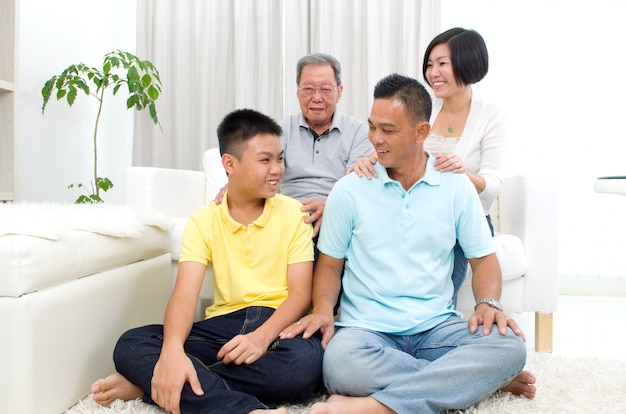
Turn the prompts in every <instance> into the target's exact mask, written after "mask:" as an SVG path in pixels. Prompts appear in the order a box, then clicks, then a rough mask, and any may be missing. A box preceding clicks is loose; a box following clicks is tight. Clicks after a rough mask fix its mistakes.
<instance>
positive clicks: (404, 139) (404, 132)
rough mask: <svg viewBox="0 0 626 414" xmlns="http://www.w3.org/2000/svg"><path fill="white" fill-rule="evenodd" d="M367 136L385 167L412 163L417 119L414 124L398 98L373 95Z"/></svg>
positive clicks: (418, 138) (417, 135) (416, 147)
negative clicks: (376, 97) (374, 96)
mask: <svg viewBox="0 0 626 414" xmlns="http://www.w3.org/2000/svg"><path fill="white" fill-rule="evenodd" d="M368 123H369V134H368V137H369V140H370V142H371V143H372V145H373V146H374V149H375V150H376V154H377V156H378V162H380V164H381V165H382V166H383V167H385V168H393V169H395V168H402V167H404V166H407V165H412V164H413V163H414V161H415V156H416V153H417V151H421V150H422V149H421V146H420V145H418V144H419V143H421V142H423V139H424V138H423V137H422V136H421V135H420V132H419V126H420V123H417V124H414V123H413V122H411V121H410V120H409V118H408V116H407V114H406V110H405V106H404V103H403V102H402V101H400V100H398V99H395V98H393V99H386V98H385V99H375V100H374V103H373V105H372V111H371V113H370V117H369V119H368Z"/></svg>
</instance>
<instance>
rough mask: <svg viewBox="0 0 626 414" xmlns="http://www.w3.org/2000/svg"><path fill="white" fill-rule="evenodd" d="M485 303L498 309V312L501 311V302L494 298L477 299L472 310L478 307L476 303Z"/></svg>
mask: <svg viewBox="0 0 626 414" xmlns="http://www.w3.org/2000/svg"><path fill="white" fill-rule="evenodd" d="M483 303H486V304H487V305H489V306H491V307H492V308H494V309H497V310H499V311H500V312H502V310H503V309H504V307H503V306H502V304H501V303H500V301H499V300H498V299H496V298H484V299H481V300H479V301H478V302H476V306H474V310H476V308H477V307H478V305H480V304H483Z"/></svg>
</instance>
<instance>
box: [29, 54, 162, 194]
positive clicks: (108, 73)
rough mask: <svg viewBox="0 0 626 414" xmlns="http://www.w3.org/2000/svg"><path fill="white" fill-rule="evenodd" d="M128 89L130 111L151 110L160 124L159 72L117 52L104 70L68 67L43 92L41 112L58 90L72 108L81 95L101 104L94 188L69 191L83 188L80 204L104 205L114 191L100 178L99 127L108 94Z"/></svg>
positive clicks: (106, 61) (105, 61)
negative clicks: (107, 194) (81, 93)
mask: <svg viewBox="0 0 626 414" xmlns="http://www.w3.org/2000/svg"><path fill="white" fill-rule="evenodd" d="M124 84H125V85H126V86H127V88H128V98H127V99H126V108H127V109H130V108H134V109H135V110H137V111H142V110H144V109H146V108H147V109H148V111H149V112H150V117H151V118H152V121H153V122H154V123H155V125H156V124H159V119H158V118H157V111H156V105H155V101H156V100H157V99H158V98H159V95H160V94H161V79H160V77H159V71H158V70H157V69H156V67H155V66H154V65H153V64H152V63H151V62H149V61H147V60H141V59H139V58H138V57H137V56H135V55H133V54H132V53H128V52H123V51H121V50H116V51H113V52H110V53H107V54H106V55H104V59H103V62H102V68H101V69H98V68H91V67H88V66H86V65H84V64H82V63H78V64H74V65H70V66H68V67H67V68H66V69H65V70H64V71H63V72H61V74H60V75H55V76H53V77H51V78H50V79H48V80H47V81H46V83H45V84H44V86H43V88H42V89H41V95H42V96H43V105H42V107H41V112H42V113H43V112H44V110H45V109H46V105H47V104H48V101H49V100H50V97H51V96H52V94H53V92H54V91H55V90H56V95H55V96H56V99H57V100H61V99H63V98H65V99H66V101H67V103H68V104H69V105H70V106H72V105H73V104H74V102H75V100H76V97H77V95H78V93H79V92H80V91H83V92H84V93H85V94H86V95H88V96H93V97H94V98H96V99H97V100H98V102H99V105H98V113H97V115H96V121H95V127H94V130H93V181H92V182H91V183H90V187H87V186H86V185H84V184H82V183H78V184H70V185H69V186H68V188H74V187H76V188H82V189H83V190H84V191H85V193H86V194H83V195H80V196H79V197H78V198H77V199H76V204H84V203H101V202H102V201H103V200H102V198H101V196H100V192H101V191H102V192H106V191H107V190H109V189H110V188H112V187H113V183H112V182H111V180H109V179H108V178H106V177H99V176H98V141H97V139H98V123H99V122H100V115H101V114H102V105H103V103H104V97H105V91H106V90H107V89H109V88H112V92H113V96H115V95H116V94H117V92H118V91H119V89H120V87H122V85H124Z"/></svg>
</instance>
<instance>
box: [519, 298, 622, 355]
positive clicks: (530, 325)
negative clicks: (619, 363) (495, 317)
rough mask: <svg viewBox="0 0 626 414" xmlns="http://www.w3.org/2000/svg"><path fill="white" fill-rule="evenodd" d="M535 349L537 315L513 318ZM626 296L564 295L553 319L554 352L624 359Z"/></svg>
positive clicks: (556, 353) (530, 345)
mask: <svg viewBox="0 0 626 414" xmlns="http://www.w3.org/2000/svg"><path fill="white" fill-rule="evenodd" d="M512 316H513V317H514V318H515V319H516V320H517V321H518V323H520V325H521V326H522V329H523V330H524V333H525V334H526V337H527V344H528V347H529V349H534V341H535V339H534V316H533V315H532V314H523V315H512ZM625 321H626V296H621V297H620V296H584V295H569V294H568V295H561V296H560V297H559V309H558V311H557V312H556V313H555V314H554V320H553V328H554V331H553V332H554V333H553V335H554V336H553V350H552V353H553V354H555V355H563V356H567V357H577V356H595V357H599V358H609V359H625V360H626V348H625V347H624V342H625V336H626V335H625V332H624V322H625Z"/></svg>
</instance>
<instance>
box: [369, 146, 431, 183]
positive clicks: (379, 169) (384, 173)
mask: <svg viewBox="0 0 626 414" xmlns="http://www.w3.org/2000/svg"><path fill="white" fill-rule="evenodd" d="M424 152H425V153H426V154H427V155H428V159H427V160H426V170H425V171H424V176H423V177H422V178H421V179H420V180H419V181H418V182H417V183H415V184H414V185H413V187H415V185H417V184H418V183H420V182H422V181H424V182H425V183H426V184H428V185H439V183H440V182H441V173H440V172H439V171H437V170H436V169H435V157H434V156H433V155H431V154H430V152H428V151H424ZM374 169H375V170H376V172H377V173H378V176H379V177H380V178H381V180H382V181H383V184H387V183H395V182H397V181H395V180H392V179H391V178H389V174H387V169H386V168H385V167H383V166H382V165H380V163H378V162H377V163H376V164H374ZM413 187H411V188H413Z"/></svg>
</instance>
